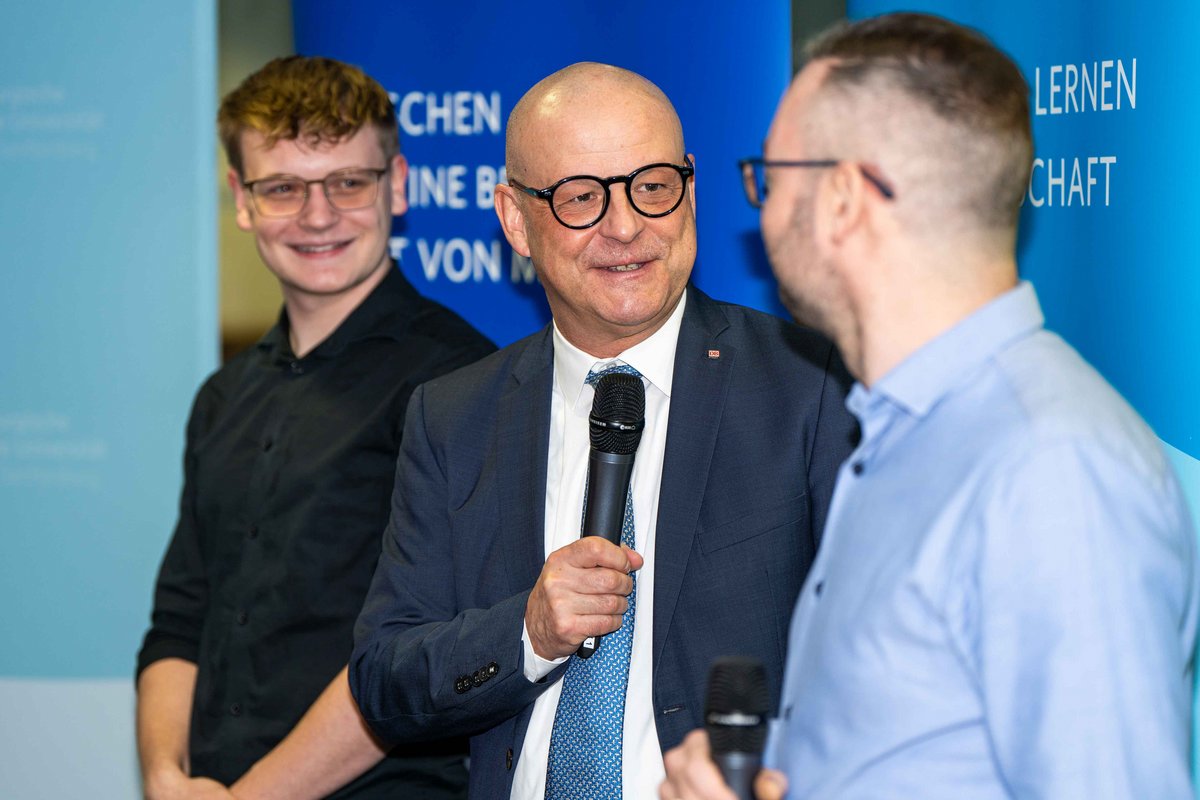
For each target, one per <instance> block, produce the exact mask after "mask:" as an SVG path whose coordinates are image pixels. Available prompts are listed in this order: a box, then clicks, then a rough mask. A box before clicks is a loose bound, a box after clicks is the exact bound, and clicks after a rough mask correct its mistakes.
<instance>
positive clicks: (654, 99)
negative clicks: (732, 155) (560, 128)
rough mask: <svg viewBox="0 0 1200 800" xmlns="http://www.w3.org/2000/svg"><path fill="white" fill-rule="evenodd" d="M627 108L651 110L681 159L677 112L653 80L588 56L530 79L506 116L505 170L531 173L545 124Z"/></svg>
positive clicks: (622, 111)
mask: <svg viewBox="0 0 1200 800" xmlns="http://www.w3.org/2000/svg"><path fill="white" fill-rule="evenodd" d="M631 112H635V113H644V114H650V115H653V117H654V121H655V123H656V125H658V126H661V127H662V128H667V129H668V131H669V133H670V134H671V135H672V136H674V138H675V139H676V141H677V142H678V147H677V148H676V150H677V151H678V155H676V158H677V159H680V160H682V158H683V127H682V125H681V124H680V122H679V115H678V114H677V113H675V106H673V105H672V104H671V101H670V100H669V99H667V96H666V95H665V94H663V92H662V90H661V89H659V88H658V87H657V86H655V85H654V84H653V83H651V82H650V81H648V80H646V79H645V78H643V77H642V76H641V75H638V74H637V73H636V72H630V71H629V70H627V69H622V68H620V67H614V66H610V65H608V64H597V63H595V62H591V61H583V62H580V63H578V64H572V65H571V66H569V67H564V68H563V69H560V70H559V71H558V72H555V73H553V74H552V75H549V76H547V77H546V78H543V79H542V80H540V81H538V82H537V83H536V84H534V85H533V88H531V89H530V90H529V91H528V92H526V93H525V95H524V96H523V97H522V98H521V99H520V101H518V102H517V104H516V105H515V106H514V107H513V110H512V113H511V114H509V116H508V127H507V130H506V133H505V138H504V162H505V167H506V169H507V170H508V174H509V175H515V176H517V177H519V178H521V179H526V178H530V175H531V171H532V170H533V169H536V167H537V164H538V161H539V159H540V156H541V155H542V154H541V153H540V152H538V150H539V147H542V146H544V145H545V138H546V137H544V136H541V135H539V134H543V133H545V132H546V129H547V128H551V127H554V126H556V125H558V124H559V123H562V122H564V121H572V120H574V119H576V118H579V119H582V118H584V117H585V116H586V115H587V114H596V113H603V114H609V113H611V114H614V115H623V114H628V113H631ZM551 177H553V176H551ZM558 177H562V176H558ZM530 179H531V180H536V179H534V178H530ZM539 185H540V184H539Z"/></svg>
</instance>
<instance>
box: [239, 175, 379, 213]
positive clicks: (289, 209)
mask: <svg viewBox="0 0 1200 800" xmlns="http://www.w3.org/2000/svg"><path fill="white" fill-rule="evenodd" d="M386 174H387V169H386V168H384V169H372V168H370V167H355V168H353V169H339V170H338V171H337V172H331V173H329V174H328V175H326V176H325V177H324V178H321V179H319V180H315V181H306V180H304V178H298V177H296V176H295V175H272V176H271V177H269V178H259V179H258V180H254V181H244V182H243V183H242V186H245V187H246V189H247V190H248V191H249V192H250V199H251V202H253V203H254V208H255V210H257V211H258V213H259V214H262V215H263V216H264V217H294V216H295V215H297V214H299V213H300V212H301V210H303V208H304V204H305V203H307V202H308V187H309V186H312V185H313V184H314V183H319V184H321V190H322V191H324V192H325V199H326V200H328V201H329V205H331V206H333V207H334V208H336V209H337V210H338V211H353V210H355V209H358V208H366V207H367V206H369V205H371V204H372V203H374V202H375V198H376V197H378V196H379V179H380V178H382V177H383V176H384V175H386Z"/></svg>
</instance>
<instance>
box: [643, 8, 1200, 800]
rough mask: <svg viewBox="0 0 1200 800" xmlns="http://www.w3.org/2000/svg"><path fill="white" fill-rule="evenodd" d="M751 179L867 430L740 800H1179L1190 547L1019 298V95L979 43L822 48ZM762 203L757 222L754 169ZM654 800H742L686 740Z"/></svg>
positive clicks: (1082, 371) (1128, 412)
mask: <svg viewBox="0 0 1200 800" xmlns="http://www.w3.org/2000/svg"><path fill="white" fill-rule="evenodd" d="M810 59H811V60H810V62H809V64H808V66H806V67H805V69H804V70H803V71H802V72H801V74H800V75H799V76H798V77H797V79H796V81H795V82H794V83H793V85H792V87H791V89H790V90H789V91H788V93H787V95H786V96H785V97H784V99H783V101H782V104H781V106H780V108H779V111H778V113H777V114H776V118H775V121H774V123H773V125H772V128H771V133H770V135H769V137H768V139H767V142H766V147H765V152H764V156H765V158H764V159H752V160H748V161H747V162H746V163H745V165H744V170H745V173H746V179H747V180H746V189H747V193H748V196H749V198H750V200H751V202H752V203H754V204H756V205H759V204H761V205H762V229H763V238H764V240H765V241H766V244H767V249H768V252H769V254H770V256H771V259H772V263H773V265H774V267H775V270H776V273H777V275H778V276H779V279H780V284H781V292H782V294H783V296H784V299H785V301H786V302H787V303H788V305H789V308H790V309H791V310H792V311H793V312H794V313H795V314H796V315H797V316H798V317H799V318H800V319H801V320H802V321H804V322H807V323H809V324H812V325H814V326H816V327H818V328H820V329H822V330H823V331H825V332H826V333H828V334H830V335H831V336H832V337H833V338H834V340H835V341H836V342H837V344H838V347H839V349H840V350H841V352H842V354H843V356H844V357H845V360H846V363H847V365H848V366H849V367H850V369H851V372H853V373H854V375H855V377H856V378H857V379H858V383H857V385H856V386H855V388H854V390H853V391H852V393H851V395H850V397H849V399H848V401H847V405H848V406H849V408H850V410H851V411H852V412H853V413H854V414H855V416H857V417H858V419H859V421H860V423H861V425H862V440H861V444H860V445H859V447H858V448H857V449H856V450H855V452H854V453H853V454H852V455H851V457H850V459H849V460H848V461H847V462H846V463H845V464H844V465H843V467H842V469H841V472H840V473H839V476H838V483H837V488H836V489H835V491H834V497H833V501H832V505H831V508H830V513H829V518H828V522H827V524H826V529H825V534H824V536H823V539H822V543H821V548H820V552H819V554H818V557H817V561H816V563H815V564H814V566H813V569H812V571H811V572H810V573H809V576H808V579H807V581H806V583H805V586H804V589H803V591H802V592H801V595H800V599H799V601H798V603H797V607H796V610H795V614H794V617H793V620H792V628H791V634H790V640H789V653H788V666H787V673H786V678H785V685H784V694H783V699H782V704H781V708H780V716H779V719H778V720H777V721H776V722H775V723H774V728H773V730H772V734H771V736H770V739H769V742H768V746H767V753H766V762H767V764H768V766H771V767H774V768H775V770H778V771H775V770H770V771H765V772H764V774H763V775H760V778H759V781H758V783H757V785H756V789H757V792H758V796H759V797H760V798H778V797H780V796H782V795H783V793H784V790H785V787H786V791H787V796H788V797H791V798H805V800H815V799H816V798H892V797H895V798H910V797H912V798H916V797H920V798H947V800H949V799H950V798H953V799H954V800H962V799H963V798H967V799H974V798H1034V797H1036V798H1089V800H1090V799H1093V798H1156V800H1157V799H1158V798H1190V797H1192V791H1191V786H1190V778H1189V767H1188V764H1189V752H1188V750H1189V731H1190V728H1191V724H1190V723H1191V701H1192V669H1193V663H1192V655H1193V651H1194V649H1195V640H1196V626H1197V598H1198V597H1200V591H1198V583H1197V581H1198V577H1200V571H1198V570H1197V557H1196V544H1195V538H1194V533H1193V531H1192V529H1191V525H1190V521H1189V516H1188V512H1187V509H1186V507H1185V504H1184V501H1183V499H1182V496H1181V491H1180V487H1179V485H1178V483H1177V481H1176V478H1175V476H1174V475H1173V474H1172V472H1171V469H1170V467H1169V466H1168V464H1167V461H1166V459H1165V457H1164V455H1163V453H1162V450H1161V448H1160V447H1159V444H1158V441H1157V439H1156V438H1155V437H1154V435H1153V433H1152V432H1151V431H1150V429H1149V428H1148V427H1147V426H1146V425H1145V423H1143V422H1142V420H1141V419H1140V418H1139V417H1138V416H1137V414H1136V413H1135V412H1134V411H1133V410H1132V409H1131V408H1130V407H1129V406H1128V405H1127V404H1126V403H1125V401H1124V400H1122V399H1121V397H1120V396H1119V395H1118V394H1117V393H1116V392H1115V391H1114V390H1113V389H1112V388H1111V387H1110V386H1109V385H1108V384H1107V383H1106V382H1105V381H1104V379H1103V378H1101V377H1100V376H1099V375H1098V374H1097V373H1096V372H1095V371H1094V370H1093V369H1092V368H1091V367H1090V366H1089V365H1088V364H1087V363H1086V362H1085V361H1084V360H1083V359H1082V358H1081V357H1080V356H1079V354H1078V353H1076V352H1075V351H1074V350H1073V349H1071V347H1070V346H1069V345H1067V344H1066V343H1065V342H1063V341H1062V340H1061V339H1060V338H1058V337H1057V336H1055V335H1054V334H1052V333H1049V332H1047V331H1045V330H1044V329H1043V318H1042V313H1041V309H1040V308H1039V306H1038V301H1037V297H1036V295H1035V293H1034V290H1033V287H1032V286H1030V285H1029V284H1027V283H1019V282H1018V280H1017V270H1016V262H1015V256H1014V245H1015V240H1016V222H1017V215H1018V211H1019V206H1020V200H1021V196H1022V193H1023V190H1024V187H1025V181H1026V179H1027V176H1028V174H1029V165H1030V158H1031V153H1032V145H1031V138H1030V129H1029V109H1028V101H1027V87H1026V86H1025V83H1024V81H1023V79H1022V78H1021V75H1020V72H1019V71H1018V69H1017V68H1016V66H1015V65H1014V64H1013V63H1012V62H1011V61H1010V60H1009V59H1008V58H1007V57H1006V56H1004V54H1002V53H1001V52H999V51H998V50H997V49H996V48H995V47H994V46H993V45H991V43H990V42H988V41H987V40H986V39H984V38H983V37H982V36H981V35H979V34H978V33H976V32H974V31H969V30H967V29H964V28H961V27H959V26H957V25H954V24H952V23H949V22H947V21H945V20H941V19H938V18H935V17H929V16H924V15H917V14H897V15H889V16H885V17H879V18H875V19H872V20H865V21H863V22H859V23H855V24H853V25H849V26H845V27H843V28H840V29H837V30H835V31H833V32H831V33H830V34H827V35H826V36H825V37H823V38H822V39H819V40H818V41H817V42H815V43H814V44H813V45H812V46H811V47H810ZM764 169H765V174H766V178H767V181H768V183H769V185H770V189H771V194H770V199H769V200H767V199H766V191H765V185H764V183H763V171H764ZM666 764H667V774H668V779H667V782H666V783H664V784H663V786H662V788H661V790H660V796H661V797H663V798H664V799H669V800H675V798H692V797H712V798H732V797H733V795H732V793H730V792H729V790H728V789H727V788H725V787H723V786H722V785H721V783H720V780H719V776H718V774H717V771H716V769H715V768H714V767H713V766H712V762H711V761H710V760H709V759H708V748H707V741H706V739H705V737H704V736H703V735H702V734H699V733H693V734H692V735H690V736H689V738H688V739H687V740H685V743H684V744H683V745H681V747H680V748H678V749H677V750H674V751H672V752H671V753H669V754H668V756H667V760H666Z"/></svg>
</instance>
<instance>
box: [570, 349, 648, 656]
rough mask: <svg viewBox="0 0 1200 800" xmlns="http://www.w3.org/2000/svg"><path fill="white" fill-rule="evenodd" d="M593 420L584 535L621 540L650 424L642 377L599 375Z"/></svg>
mask: <svg viewBox="0 0 1200 800" xmlns="http://www.w3.org/2000/svg"><path fill="white" fill-rule="evenodd" d="M588 425H589V427H590V429H591V439H592V449H591V454H590V455H589V456H588V482H587V495H586V496H585V497H584V501H583V529H582V533H581V534H580V535H581V536H603V537H604V538H605V539H607V540H608V541H610V542H612V543H613V544H617V545H619V544H620V543H621V526H622V525H623V524H624V522H625V498H626V496H627V495H628V494H629V479H630V477H631V476H632V475H633V458H634V456H635V455H637V448H638V443H639V442H641V440H642V428H644V427H645V426H646V386H645V384H643V383H642V379H641V378H639V377H638V376H636V375H625V374H623V373H620V372H612V373H609V374H608V375H605V376H604V377H603V378H601V379H600V380H599V381H597V382H596V396H595V399H593V400H592V413H591V414H590V415H589V416H588ZM599 646H600V637H599V636H589V637H588V638H586V639H584V640H583V644H581V645H579V650H578V651H577V652H576V654H577V655H578V656H579V657H580V658H590V657H591V655H592V653H595V652H596V648H598V647H599Z"/></svg>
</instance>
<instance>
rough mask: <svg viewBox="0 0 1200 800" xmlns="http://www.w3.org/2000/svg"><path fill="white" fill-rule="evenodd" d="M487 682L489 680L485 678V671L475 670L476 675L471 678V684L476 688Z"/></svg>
mask: <svg viewBox="0 0 1200 800" xmlns="http://www.w3.org/2000/svg"><path fill="white" fill-rule="evenodd" d="M486 680H487V678H486V677H485V676H484V674H483V670H481V669H477V670H475V674H474V675H472V676H471V684H472V685H474V686H483V682H484V681H486Z"/></svg>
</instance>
